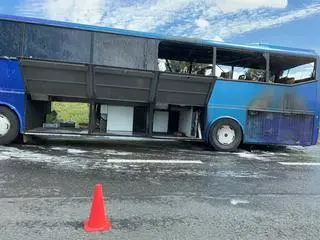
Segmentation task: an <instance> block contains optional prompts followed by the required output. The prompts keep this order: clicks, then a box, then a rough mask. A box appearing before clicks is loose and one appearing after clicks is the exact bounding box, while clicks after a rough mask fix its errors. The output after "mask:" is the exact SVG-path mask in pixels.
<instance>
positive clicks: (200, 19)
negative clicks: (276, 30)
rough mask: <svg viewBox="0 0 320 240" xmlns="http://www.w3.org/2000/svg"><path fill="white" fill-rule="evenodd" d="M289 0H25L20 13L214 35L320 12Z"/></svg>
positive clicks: (313, 6)
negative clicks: (289, 7) (291, 5)
mask: <svg viewBox="0 0 320 240" xmlns="http://www.w3.org/2000/svg"><path fill="white" fill-rule="evenodd" d="M287 4H288V1H287V0H228V1H226V0H197V1H196V0H175V1H172V0H144V1H138V2H136V3H134V4H133V3H132V2H131V1H113V0H83V1H76V0H25V1H24V3H23V5H21V6H19V11H18V14H22V15H28V16H35V17H45V18H49V19H54V20H63V21H72V22H78V23H86V24H94V25H102V26H110V27H116V28H124V29H131V30H138V31H158V32H160V33H162V34H168V35H178V36H187V37H197V38H205V39H214V40H216V41H219V40H222V39H227V38H229V37H231V36H234V35H237V34H242V33H245V32H249V31H253V30H258V29H262V28H269V27H272V26H277V25H280V24H284V23H288V22H291V21H294V20H297V19H302V18H305V17H308V16H311V15H315V14H317V13H320V3H313V4H309V5H306V4H304V5H303V4H302V6H301V7H300V8H296V9H294V10H290V11H288V10H286V6H287Z"/></svg>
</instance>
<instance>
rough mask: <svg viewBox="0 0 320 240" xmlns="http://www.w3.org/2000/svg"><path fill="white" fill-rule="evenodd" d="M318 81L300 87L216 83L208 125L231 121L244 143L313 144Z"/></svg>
mask: <svg viewBox="0 0 320 240" xmlns="http://www.w3.org/2000/svg"><path fill="white" fill-rule="evenodd" d="M317 89H319V81H313V82H309V83H303V84H300V85H293V86H288V85H277V84H267V83H258V82H257V83H248V82H243V81H230V80H217V81H216V83H215V86H214V89H213V90H212V94H211V96H210V100H209V103H208V107H207V111H208V118H207V126H208V127H207V128H206V135H205V136H206V139H207V140H208V133H209V130H210V126H211V125H212V124H213V123H214V122H215V121H216V120H218V119H220V118H232V119H234V120H235V121H237V122H238V123H239V124H240V126H241V128H242V131H243V135H244V139H243V142H244V143H255V144H284V145H303V146H308V145H314V144H316V143H317V139H318V132H319V118H318V116H319V115H318V114H319V98H318V93H317Z"/></svg>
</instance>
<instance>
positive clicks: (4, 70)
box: [0, 59, 25, 133]
mask: <svg viewBox="0 0 320 240" xmlns="http://www.w3.org/2000/svg"><path fill="white" fill-rule="evenodd" d="M0 105H3V106H7V107H8V108H10V109H11V110H12V111H14V112H15V113H16V114H17V117H18V119H19V122H20V133H23V132H24V117H25V90H24V84H23V80H22V77H21V72H20V67H19V64H18V61H16V60H7V59H0Z"/></svg>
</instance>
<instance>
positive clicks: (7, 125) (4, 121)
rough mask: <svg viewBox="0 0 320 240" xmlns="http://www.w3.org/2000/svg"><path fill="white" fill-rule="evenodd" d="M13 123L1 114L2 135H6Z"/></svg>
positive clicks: (0, 134) (0, 130)
mask: <svg viewBox="0 0 320 240" xmlns="http://www.w3.org/2000/svg"><path fill="white" fill-rule="evenodd" d="M10 127H11V124H10V121H9V119H8V118H7V117H6V116H4V115H2V114H0V137H1V136H4V135H6V134H7V133H8V132H9V130H10Z"/></svg>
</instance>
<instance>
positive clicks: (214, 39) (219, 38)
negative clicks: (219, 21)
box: [212, 36, 224, 42]
mask: <svg viewBox="0 0 320 240" xmlns="http://www.w3.org/2000/svg"><path fill="white" fill-rule="evenodd" d="M212 40H213V41H216V42H224V40H223V39H222V38H221V37H220V36H215V37H214V38H213V39H212Z"/></svg>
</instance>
